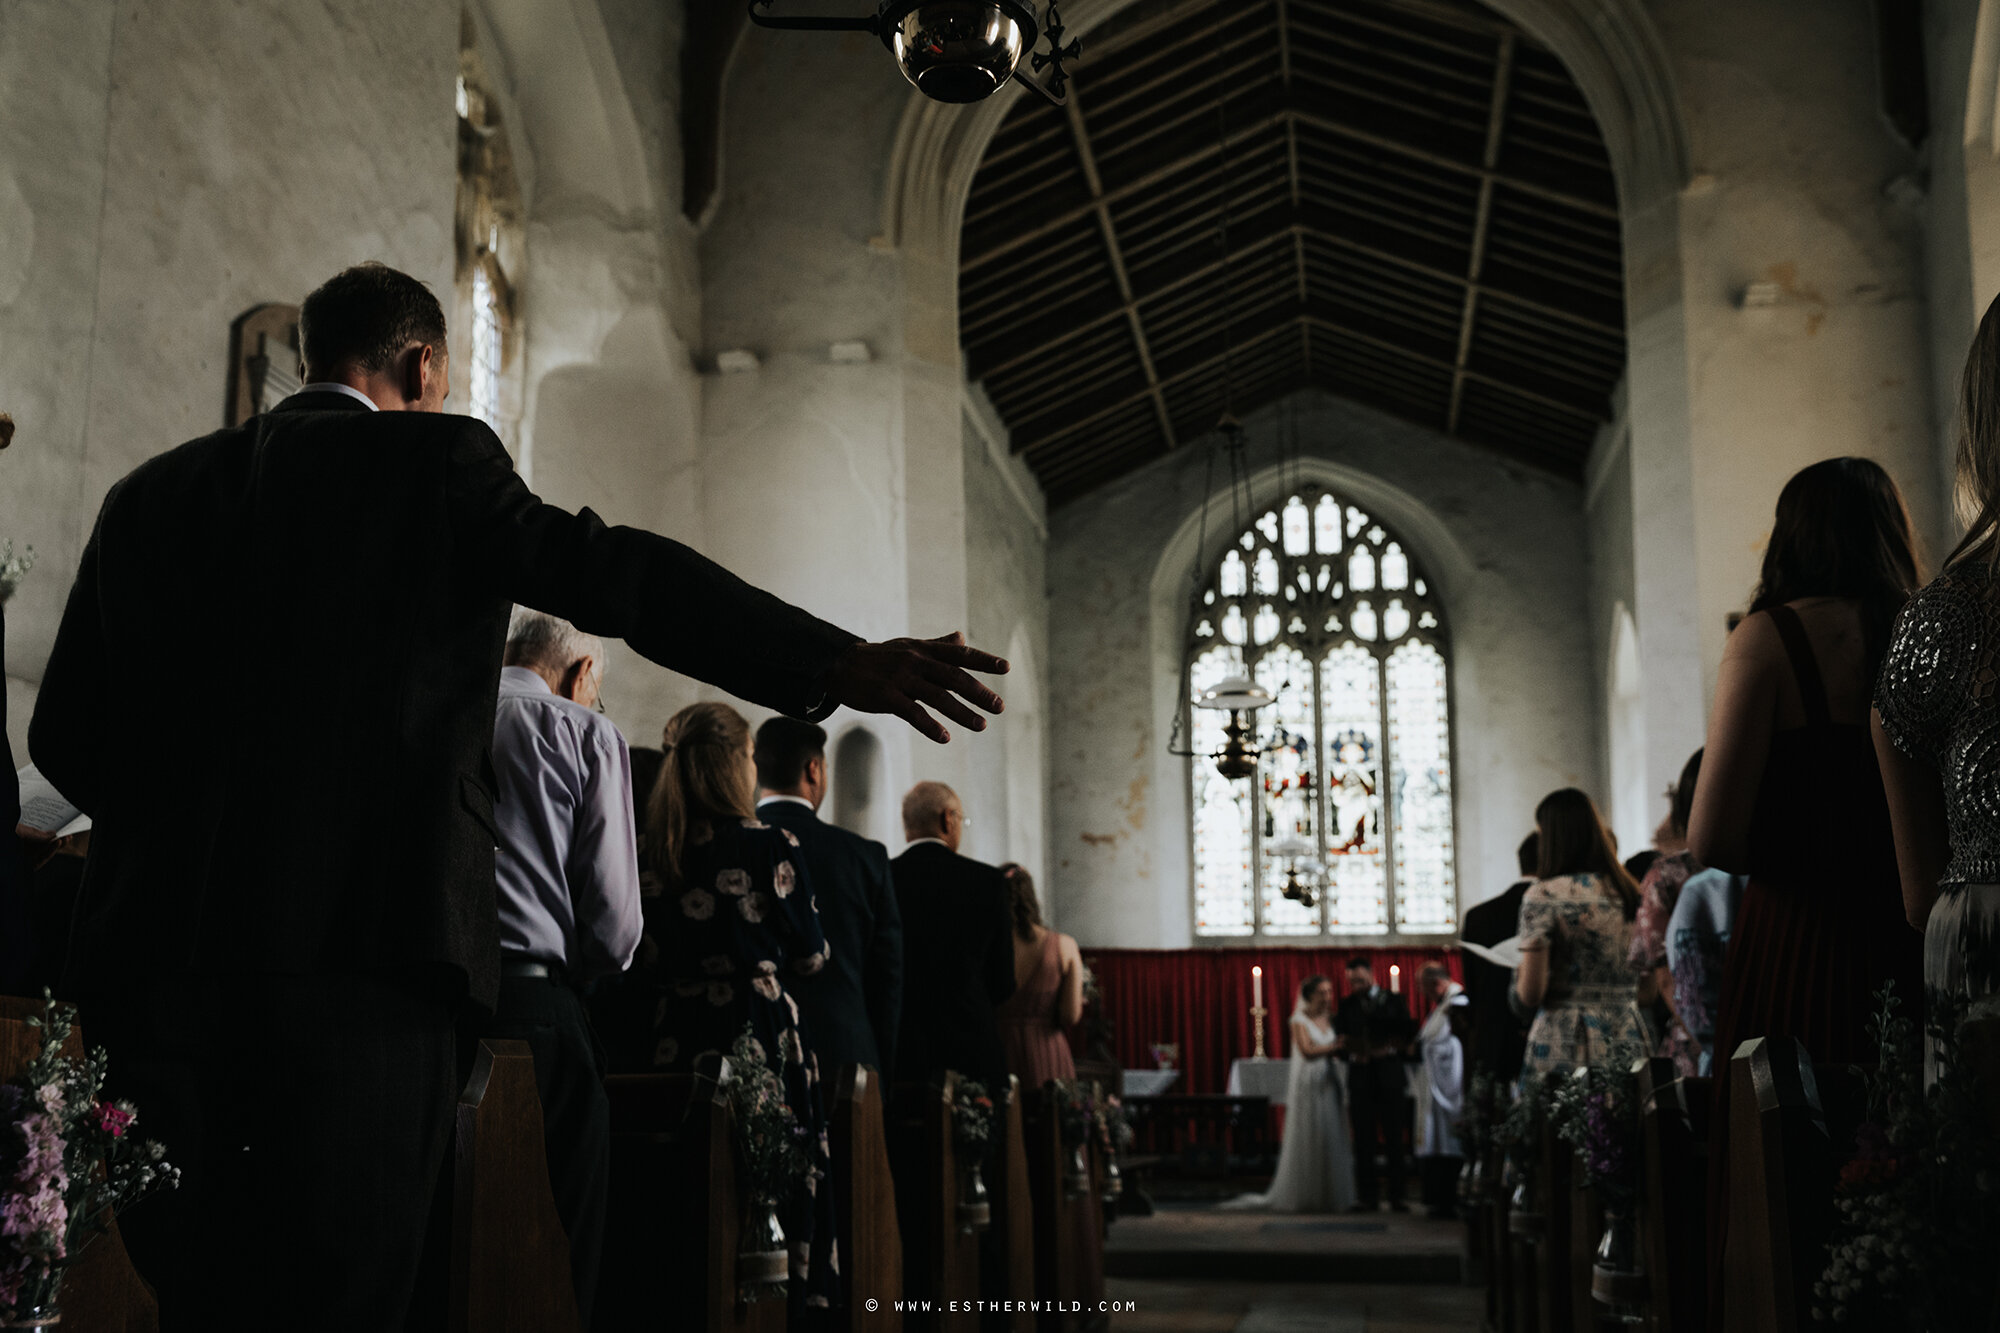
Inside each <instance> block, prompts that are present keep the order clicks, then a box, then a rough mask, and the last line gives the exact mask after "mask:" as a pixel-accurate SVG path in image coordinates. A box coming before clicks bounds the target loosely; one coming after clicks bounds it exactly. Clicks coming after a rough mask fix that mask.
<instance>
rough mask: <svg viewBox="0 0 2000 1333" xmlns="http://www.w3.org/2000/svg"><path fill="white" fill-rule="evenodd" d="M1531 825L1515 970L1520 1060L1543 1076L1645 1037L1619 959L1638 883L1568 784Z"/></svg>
mask: <svg viewBox="0 0 2000 1333" xmlns="http://www.w3.org/2000/svg"><path fill="white" fill-rule="evenodd" d="M1535 825H1536V828H1537V829H1538V830H1539V831H1540V834H1541V865H1540V869H1539V874H1538V878H1537V879H1536V881H1535V883H1534V884H1533V885H1531V886H1529V889H1528V892H1527V896H1526V897H1524V898H1522V899H1521V927H1520V930H1519V932H1518V934H1519V936H1520V941H1521V967H1520V970H1519V971H1518V972H1517V973H1516V974H1515V978H1514V989H1515V994H1516V995H1517V996H1518V997H1519V999H1520V1001H1521V1003H1522V1004H1523V1005H1526V1006H1528V1007H1529V1008H1532V1009H1535V1010H1536V1013H1535V1021H1534V1025H1533V1026H1532V1027H1530V1028H1529V1029H1528V1051H1527V1056H1526V1058H1525V1060H1524V1061H1523V1063H1522V1068H1523V1070H1524V1071H1525V1072H1526V1073H1529V1074H1541V1075H1544V1076H1547V1075H1550V1074H1561V1073H1565V1072H1567V1071H1569V1070H1571V1069H1574V1068H1576V1067H1578V1066H1580V1065H1604V1064H1611V1065H1616V1066H1619V1067H1621V1068H1622V1067H1624V1066H1626V1065H1629V1064H1630V1063H1631V1062H1632V1060H1633V1059H1634V1058H1635V1057H1637V1056H1639V1055H1642V1054H1644V1053H1645V1050H1646V1045H1647V1042H1646V1030H1645V1026H1644V1024H1643V1023H1642V1021H1641V1020H1640V1017H1639V1007H1638V1005H1637V1003H1636V1002H1635V1000H1636V997H1637V993H1638V980H1639V979H1638V975H1637V973H1636V972H1635V971H1634V970H1633V968H1632V965H1631V964H1630V963H1629V962H1628V961H1627V959H1628V957H1629V956H1630V954H1631V949H1632V918H1633V916H1634V914H1636V913H1637V911H1638V909H1639V886H1638V885H1636V884H1634V883H1633V882H1632V877H1631V876H1630V875H1628V874H1626V873H1625V867H1623V866H1621V865H1620V864H1618V853H1617V852H1616V851H1615V850H1614V849H1613V847H1612V844H1611V835H1610V833H1608V832H1607V831H1606V830H1605V827H1604V821H1603V819H1602V818H1600V817H1599V815H1598V813H1597V806H1596V805H1595V804H1593V803H1592V802H1591V799H1590V797H1588V796H1586V795H1585V794H1584V793H1582V792H1580V791H1578V790H1577V789H1576V788H1574V787H1565V788H1563V789H1562V790H1561V791H1557V792H1551V793H1550V794H1549V795H1548V796H1546V797H1544V798H1543V799H1542V803H1541V805H1540V806H1538V807H1537V808H1536V810H1535Z"/></svg>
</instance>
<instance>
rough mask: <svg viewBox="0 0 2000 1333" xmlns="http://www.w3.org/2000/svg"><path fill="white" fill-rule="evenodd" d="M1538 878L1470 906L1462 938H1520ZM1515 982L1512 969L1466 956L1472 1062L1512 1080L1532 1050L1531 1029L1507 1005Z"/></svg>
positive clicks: (1480, 941)
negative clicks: (1524, 911)
mask: <svg viewBox="0 0 2000 1333" xmlns="http://www.w3.org/2000/svg"><path fill="white" fill-rule="evenodd" d="M1532 882H1533V881H1531V880H1526V879H1523V880H1517V881H1516V882H1515V883H1514V884H1513V885H1511V886H1510V887H1509V888H1508V889H1507V891H1506V892H1505V893H1503V894H1501V895H1500V896H1499V897H1498V898H1489V899H1487V900H1486V901H1485V902H1483V903H1480V904H1479V905H1478V906H1477V907H1473V908H1469V909H1467V911H1466V913H1465V923H1464V925H1463V926H1462V927H1461V928H1460V930H1459V932H1458V934H1459V938H1460V939H1465V940H1470V941H1472V943H1474V944H1487V945H1492V944H1498V943H1500V942H1501V941H1502V940H1510V939H1512V938H1514V936H1515V935H1516V934H1517V933H1519V931H1520V929H1521V899H1523V898H1525V897H1526V896H1527V894H1528V885H1529V884H1530V883H1532ZM1513 984H1514V973H1513V972H1512V970H1510V969H1508V968H1504V967H1501V966H1500V965H1499V964H1498V963H1489V962H1487V961H1486V960H1485V959H1484V958H1480V957H1478V956H1476V955H1474V954H1471V953H1468V954H1466V955H1465V998H1466V999H1467V1000H1468V1001H1469V1002H1470V1003H1471V1006H1472V1041H1471V1043H1470V1044H1469V1045H1468V1046H1467V1047H1466V1057H1467V1061H1468V1063H1469V1064H1470V1066H1471V1069H1472V1071H1473V1072H1474V1073H1479V1072H1482V1071H1483V1072H1485V1073H1487V1074H1490V1075H1492V1076H1493V1077H1494V1078H1496V1079H1499V1080H1501V1081H1503V1082H1508V1083H1511V1082H1513V1081H1514V1079H1515V1078H1516V1077H1517V1076H1518V1075H1519V1074H1520V1072H1521V1057H1522V1055H1523V1054H1524V1053H1525V1052H1526V1051H1527V1049H1528V1030H1527V1028H1526V1027H1525V1026H1523V1025H1522V1023H1521V1021H1520V1020H1519V1019H1517V1018H1515V1017H1514V1014H1513V1011H1512V1009H1511V1008H1510V1007H1509V1006H1508V1004H1507V990H1508V987H1510V986H1512V985H1513Z"/></svg>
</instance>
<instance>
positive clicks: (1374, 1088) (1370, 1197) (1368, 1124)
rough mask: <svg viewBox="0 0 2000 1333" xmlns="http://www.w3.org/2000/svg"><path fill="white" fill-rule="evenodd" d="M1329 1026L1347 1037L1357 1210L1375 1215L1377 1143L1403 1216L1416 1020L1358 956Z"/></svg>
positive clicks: (1378, 1182)
mask: <svg viewBox="0 0 2000 1333" xmlns="http://www.w3.org/2000/svg"><path fill="white" fill-rule="evenodd" d="M1333 1026H1334V1029H1335V1031H1337V1032H1339V1034H1340V1035H1341V1036H1343V1037H1345V1038H1346V1039H1347V1045H1346V1054H1347V1097H1348V1113H1349V1114H1350V1115H1351V1116H1352V1117H1353V1119H1354V1175H1355V1184H1356V1186H1357V1187H1358V1188H1359V1190H1360V1194H1361V1202H1360V1203H1358V1204H1356V1205H1355V1207H1356V1209H1357V1211H1373V1210H1374V1209H1375V1208H1377V1207H1379V1206H1380V1204H1381V1200H1382V1184H1381V1177H1380V1176H1379V1175H1378V1173H1377V1171H1376V1166H1375V1148H1376V1143H1377V1141H1378V1140H1379V1141H1380V1143H1381V1148H1382V1155H1383V1157H1384V1158H1386V1159H1387V1165H1388V1175H1389V1207H1391V1208H1392V1209H1394V1210H1395V1211H1397V1212H1399V1213H1401V1212H1407V1211H1408V1210H1409V1203H1408V1201H1407V1199H1406V1197H1405V1189H1404V1179H1403V1176H1404V1168H1405V1163H1406V1160H1407V1159H1406V1157H1405V1155H1404V1152H1403V1130H1404V1123H1405V1121H1406V1120H1407V1119H1408V1117H1407V1115H1406V1114H1405V1107H1404V1103H1405V1102H1407V1101H1408V1100H1409V1093H1408V1082H1407V1080H1406V1079H1405V1078H1404V1074H1403V1052H1404V1051H1405V1050H1406V1049H1407V1048H1408V1047H1409V1044H1410V1042H1411V1040H1412V1039H1414V1038H1415V1037H1416V1035H1417V1025H1416V1022H1415V1020H1414V1019H1412V1018H1411V1017H1410V1009H1409V1006H1408V1005H1406V1004H1404V1003H1403V997H1402V996H1400V995H1398V994H1396V993H1395V992H1394V991H1388V990H1384V989H1382V987H1380V986H1378V985H1376V984H1375V969H1374V967H1373V966H1372V965H1371V964H1370V963H1369V961H1368V960H1367V959H1366V958H1363V957H1358V956H1357V957H1354V958H1350V959H1348V961H1347V994H1345V995H1343V996H1341V998H1340V1011H1339V1012H1338V1013H1337V1014H1336V1015H1335V1016H1334V1020H1333Z"/></svg>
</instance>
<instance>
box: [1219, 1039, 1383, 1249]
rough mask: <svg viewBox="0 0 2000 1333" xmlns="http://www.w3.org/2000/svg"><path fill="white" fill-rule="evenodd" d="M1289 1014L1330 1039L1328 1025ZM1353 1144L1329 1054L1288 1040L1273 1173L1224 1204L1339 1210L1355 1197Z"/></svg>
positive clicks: (1272, 1209) (1288, 1209)
mask: <svg viewBox="0 0 2000 1333" xmlns="http://www.w3.org/2000/svg"><path fill="white" fill-rule="evenodd" d="M1292 1017H1293V1019H1295V1020H1297V1021H1300V1022H1303V1023H1305V1024H1306V1025H1307V1026H1308V1027H1310V1028H1311V1029H1312V1035H1313V1040H1314V1041H1315V1042H1317V1043H1319V1044H1320V1045H1328V1044H1330V1043H1331V1042H1332V1041H1333V1028H1332V1027H1331V1026H1329V1025H1323V1024H1320V1023H1317V1022H1315V1021H1314V1020H1313V1019H1311V1018H1309V1017H1307V1015H1306V1014H1305V1013H1304V1012H1303V1011H1298V1010H1295V1011H1294V1012H1293V1014H1292ZM1357 1197H1358V1196H1357V1194H1356V1192H1355V1188H1354V1147H1353V1139H1352V1137H1351V1135H1350V1133H1349V1130H1348V1124H1347V1097H1346V1090H1345V1088H1344V1087H1343V1086H1342V1083H1341V1078H1340V1071H1339V1070H1338V1069H1337V1068H1335V1061H1334V1060H1333V1059H1332V1057H1330V1056H1322V1057H1321V1058H1319V1059H1317V1060H1308V1059H1307V1058H1306V1057H1305V1056H1304V1055H1302V1054H1300V1052H1299V1044H1298V1043H1297V1042H1296V1041H1294V1042H1293V1043H1292V1068H1291V1077H1290V1080H1289V1082H1288V1083H1287V1084H1286V1091H1285V1141H1284V1145H1283V1147H1281V1148H1280V1149H1279V1151H1278V1170H1277V1174H1276V1175H1274V1176H1272V1177H1271V1188H1270V1189H1269V1190H1268V1191H1266V1192H1265V1193H1263V1194H1244V1195H1239V1196H1238V1197H1236V1198H1234V1199H1231V1200H1229V1201H1228V1202H1227V1203H1225V1204H1223V1205H1222V1206H1223V1207H1224V1208H1231V1209H1243V1210H1259V1211H1266V1212H1273V1213H1341V1212H1346V1211H1347V1210H1348V1209H1349V1208H1352V1207H1353V1206H1354V1204H1355V1202H1356V1200H1357Z"/></svg>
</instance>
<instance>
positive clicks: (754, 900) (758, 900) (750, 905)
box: [736, 893, 771, 926]
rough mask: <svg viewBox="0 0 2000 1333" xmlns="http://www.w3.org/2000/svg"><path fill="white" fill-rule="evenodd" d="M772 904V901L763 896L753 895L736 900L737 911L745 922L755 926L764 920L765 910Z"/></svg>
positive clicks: (759, 894)
mask: <svg viewBox="0 0 2000 1333" xmlns="http://www.w3.org/2000/svg"><path fill="white" fill-rule="evenodd" d="M770 902H771V900H770V899H769V898H767V897H765V896H764V895H763V894H761V893H753V894H751V895H749V896H748V897H745V898H738V899H737V900H736V910H737V912H739V913H740V914H741V915H742V917H743V919H744V920H745V921H748V922H749V923H750V924H751V925H753V926H754V925H756V924H757V923H758V922H760V921H762V920H763V919H764V909H765V908H766V907H768V906H769V905H770Z"/></svg>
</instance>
